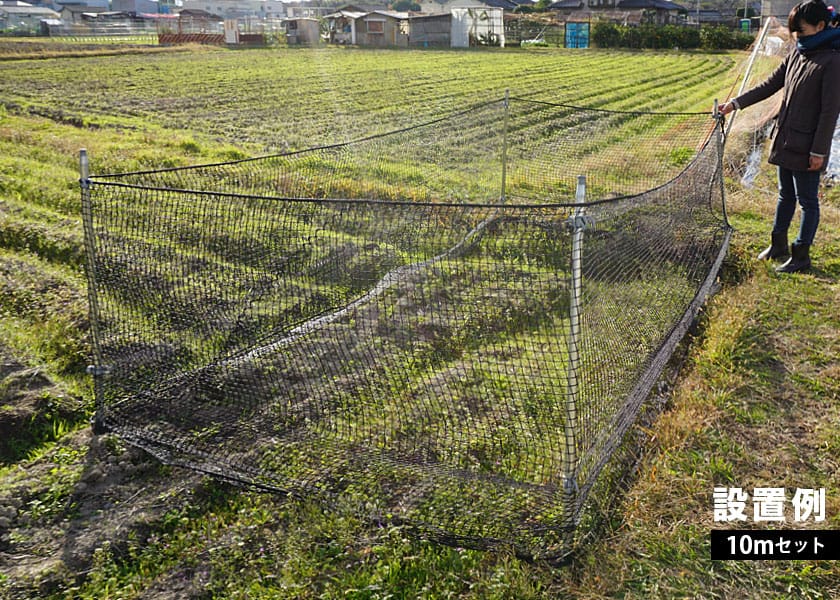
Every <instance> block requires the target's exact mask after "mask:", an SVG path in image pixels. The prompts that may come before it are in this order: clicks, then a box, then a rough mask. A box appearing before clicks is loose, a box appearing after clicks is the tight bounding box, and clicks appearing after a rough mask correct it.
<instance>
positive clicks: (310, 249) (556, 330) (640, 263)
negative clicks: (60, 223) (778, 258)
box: [83, 99, 729, 557]
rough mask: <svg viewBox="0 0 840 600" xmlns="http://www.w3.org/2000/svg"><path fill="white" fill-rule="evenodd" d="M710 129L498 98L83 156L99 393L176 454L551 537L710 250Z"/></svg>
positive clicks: (116, 422)
mask: <svg viewBox="0 0 840 600" xmlns="http://www.w3.org/2000/svg"><path fill="white" fill-rule="evenodd" d="M715 131H716V129H715V128H714V122H713V120H712V119H711V117H710V116H708V115H698V114H639V113H617V112H607V111H592V110H586V109H582V108H576V107H566V106H559V105H552V104H546V103H537V102H530V101H527V100H520V99H511V100H509V101H507V100H505V101H498V102H489V103H486V104H483V105H481V106H477V107H474V108H472V109H470V110H466V111H464V112H462V113H459V114H457V115H452V116H449V117H446V118H443V119H440V120H439V121H436V122H433V123H427V124H424V125H422V126H418V127H415V128H411V129H407V130H402V131H399V132H395V133H393V134H388V135H382V136H377V137H373V138H369V139H365V140H360V141H357V142H353V143H348V144H340V145H336V146H331V147H324V148H316V149H312V150H308V151H303V152H298V153H294V154H285V155H278V156H271V157H263V158H259V159H252V160H244V161H238V162H233V163H226V164H216V165H204V166H197V167H189V168H178V169H167V170H159V171H149V172H142V173H126V174H117V175H103V176H94V177H91V178H89V179H87V180H85V181H84V182H83V204H84V207H85V224H86V233H87V236H86V243H87V248H88V260H89V263H88V267H89V269H88V274H89V281H90V294H91V310H92V319H93V330H94V337H95V349H96V362H97V367H98V369H99V371H98V372H99V373H107V374H102V375H100V376H97V378H96V389H97V419H98V421H99V422H100V424H102V425H104V426H105V427H106V428H108V429H110V430H112V431H114V432H116V433H118V434H120V435H121V436H123V437H125V438H126V439H127V440H129V441H131V442H132V443H135V444H137V445H140V446H142V447H144V448H146V449H148V450H149V451H151V452H153V453H154V454H155V455H157V456H158V457H160V458H161V459H162V460H164V461H167V462H170V463H174V464H181V465H187V466H190V467H192V468H195V469H199V470H202V471H205V472H208V473H213V474H216V475H219V476H222V477H226V478H230V479H234V480H237V481H241V482H247V483H249V484H253V485H257V486H260V487H263V488H267V489H276V490H284V491H289V492H293V493H296V494H311V495H316V496H318V497H320V498H322V499H324V500H325V501H331V500H336V501H337V500H341V501H342V502H344V501H352V502H357V503H358V506H360V507H363V510H364V511H366V513H367V514H369V515H370V516H372V517H374V518H380V517H381V518H384V517H385V516H387V517H388V518H389V519H393V520H395V521H399V522H402V523H406V524H410V525H413V526H416V527H418V528H420V529H422V530H423V531H424V532H425V534H426V535H432V536H433V537H435V538H436V539H439V540H441V541H445V542H451V543H458V544H461V545H469V546H474V547H482V548H488V547H494V546H497V545H500V544H502V545H506V546H507V545H511V546H513V547H515V548H516V549H517V551H518V552H520V553H522V554H525V555H529V556H538V557H558V556H563V555H566V554H568V552H569V551H570V550H571V548H572V545H573V542H570V534H572V537H573V536H574V532H575V527H576V526H577V524H578V523H579V522H580V520H581V517H582V515H583V514H584V511H585V506H586V502H587V497H588V494H589V492H590V490H591V489H592V486H593V484H594V482H595V481H596V479H597V477H598V475H599V473H600V472H601V471H602V469H603V467H604V465H605V464H606V462H607V461H608V460H609V457H610V453H611V452H612V451H613V449H614V448H615V447H616V445H617V444H618V443H619V442H620V440H621V439H622V436H623V435H624V433H625V432H626V431H627V429H628V427H629V426H630V425H631V424H632V422H633V419H634V417H635V415H636V413H637V412H638V408H639V406H640V405H641V403H642V401H643V399H644V398H645V396H646V395H647V394H648V392H649V390H650V388H651V386H652V385H653V383H654V381H655V379H656V376H657V375H658V374H659V373H660V371H661V369H662V367H663V366H664V364H665V361H667V359H668V356H669V355H670V352H671V350H673V346H674V344H676V341H678V339H679V337H681V335H682V333H684V331H685V328H686V327H687V324H688V323H689V322H690V321H691V319H692V318H693V316H694V315H695V313H696V311H697V309H698V308H699V303H700V302H702V300H703V298H704V297H705V295H706V294H707V293H708V291H709V287H710V285H711V283H712V281H713V280H714V277H715V273H716V271H717V268H718V266H719V264H720V261H721V260H722V257H723V255H724V253H725V250H726V245H727V243H728V239H729V227H728V225H727V222H726V217H725V212H724V206H723V197H722V187H721V179H720V178H721V173H720V167H719V165H720V143H719V142H718V137H717V136H716V135H714V132H715ZM578 175H585V176H586V181H587V190H588V191H587V196H586V202H585V204H583V205H576V204H575V202H576V200H575V193H576V185H577V181H578V179H577V178H578ZM576 217H577V218H576ZM575 236H577V242H575ZM574 252H577V253H578V254H579V255H580V256H581V258H582V261H581V263H580V265H581V266H580V267H579V268H580V277H579V278H578V279H575V278H574V277H573V276H572V274H573V264H572V256H573V254H574ZM576 281H577V282H579V283H576ZM573 297H576V298H579V299H580V303H579V308H574V307H575V306H577V303H574V302H573V301H572V298H573ZM575 311H579V312H575ZM573 313H575V314H577V315H579V317H575V320H574V323H575V325H574V326H573V325H572V323H573V317H572V316H571V315H572V314H573Z"/></svg>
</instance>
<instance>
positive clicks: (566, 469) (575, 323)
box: [563, 175, 586, 544]
mask: <svg viewBox="0 0 840 600" xmlns="http://www.w3.org/2000/svg"><path fill="white" fill-rule="evenodd" d="M585 202H586V177H585V176H583V175H579V176H578V180H577V190H576V192H575V203H576V204H577V205H578V206H577V208H575V214H574V217H573V218H572V227H573V233H572V260H571V282H570V283H571V285H570V290H569V292H570V298H569V338H568V349H569V362H568V366H567V368H566V373H567V375H566V405H565V419H564V434H565V451H564V452H563V510H564V518H565V520H566V524H567V527H568V529H567V533H566V542H567V544H568V543H570V542H571V541H572V540H573V539H574V528H575V525H576V520H577V495H578V482H577V475H578V474H577V465H578V451H577V437H578V432H577V424H578V423H577V421H578V418H577V403H578V398H579V390H578V369H579V367H580V354H579V348H578V344H579V341H580V302H581V290H582V287H583V269H582V266H581V261H582V259H583V230H584V228H585V221H584V218H583V217H584V213H585V208H584V206H583V204H584V203H585Z"/></svg>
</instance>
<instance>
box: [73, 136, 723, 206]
mask: <svg viewBox="0 0 840 600" xmlns="http://www.w3.org/2000/svg"><path fill="white" fill-rule="evenodd" d="M711 139H712V138H711V137H708V138H707V139H706V141H705V142H704V143H703V146H702V148H700V150H699V151H698V152H697V154H696V155H695V157H694V158H693V159H692V160H691V161H690V162H689V163H688V164H686V166H685V167H684V168H683V169H682V170H681V171H680V172H679V173H677V174H676V175H675V176H674V177H672V178H670V179H669V180H667V181H665V182H663V183H662V184H660V185H658V186H656V187H653V188H651V189H647V190H644V191H643V192H639V193H636V194H624V195H621V196H614V197H609V198H599V199H597V200H586V201H584V202H579V201H576V200H573V201H570V202H530V203H511V202H501V201H500V202H433V201H429V200H383V199H376V198H313V197H293V196H266V195H255V194H238V193H235V192H222V191H209V190H195V189H189V188H171V187H156V186H146V185H139V184H134V183H122V182H115V181H99V180H98V179H97V178H95V177H90V178H88V179H87V181H86V183H87V184H88V185H91V184H93V185H96V186H103V187H113V188H123V189H135V190H143V191H147V192H161V193H172V192H177V193H180V194H189V195H193V196H204V197H216V198H228V199H232V200H265V201H274V202H288V203H299V204H356V205H358V204H369V205H380V206H397V207H426V208H463V209H493V210H497V209H504V210H507V211H525V210H539V209H550V210H558V209H566V210H572V209H576V208H582V207H597V206H603V205H608V204H619V203H622V202H626V201H628V200H632V199H633V198H639V197H642V196H645V195H646V194H650V193H651V192H656V191H657V190H661V189H663V188H665V187H667V186H668V185H670V184H671V183H673V182H674V181H676V180H677V179H679V178H680V177H682V176H683V175H684V174H685V173H686V171H688V170H689V169H690V168H691V167H692V166H693V165H694V164H695V163H696V162H697V161H698V160H699V159H700V157H701V155H702V154H703V152H704V151H705V150H706V149H707V148H708V146H709V144H710V142H711ZM264 158H266V157H264ZM248 160H250V159H248ZM220 164H230V163H220ZM204 166H213V165H204ZM183 168H190V167H180V168H178V167H176V168H175V169H166V170H162V171H143V172H137V173H124V174H122V175H126V176H127V175H142V174H149V173H161V172H166V171H170V170H179V169H183ZM112 176H113V177H116V176H118V175H112Z"/></svg>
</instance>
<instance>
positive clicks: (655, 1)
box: [617, 0, 688, 11]
mask: <svg viewBox="0 0 840 600" xmlns="http://www.w3.org/2000/svg"><path fill="white" fill-rule="evenodd" d="M617 8H624V9H627V8H636V9H638V8H655V9H658V10H676V11H687V10H688V9H687V8H685V7H684V6H680V5H679V4H677V3H676V2H671V1H670V0H621V1H620V2H619V3H618V5H617Z"/></svg>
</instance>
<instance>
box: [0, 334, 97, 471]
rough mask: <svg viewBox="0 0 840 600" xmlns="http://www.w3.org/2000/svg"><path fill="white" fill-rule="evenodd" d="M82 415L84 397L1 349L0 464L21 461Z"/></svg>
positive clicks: (81, 417) (82, 416)
mask: <svg viewBox="0 0 840 600" xmlns="http://www.w3.org/2000/svg"><path fill="white" fill-rule="evenodd" d="M82 419H84V413H83V410H82V401H81V399H79V398H75V397H72V396H71V395H69V394H67V393H66V392H65V391H64V390H63V389H62V388H61V387H60V386H58V385H57V384H55V383H54V382H53V381H52V380H51V379H50V378H49V377H48V376H47V375H46V374H45V373H44V372H43V371H42V370H41V369H40V368H38V367H30V366H27V365H24V364H22V363H21V362H20V361H18V360H16V359H14V358H12V357H11V356H10V353H9V352H7V351H5V350H4V349H0V465H2V464H9V463H13V462H17V461H18V460H20V459H21V458H23V457H25V456H26V455H27V454H28V453H29V452H30V451H32V449H33V448H35V447H36V446H38V445H40V444H41V443H42V442H43V441H44V440H49V439H56V438H57V437H58V436H60V434H61V433H63V432H64V431H66V429H67V428H68V427H69V426H71V425H72V424H73V423H77V422H79V421H80V420H82Z"/></svg>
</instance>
